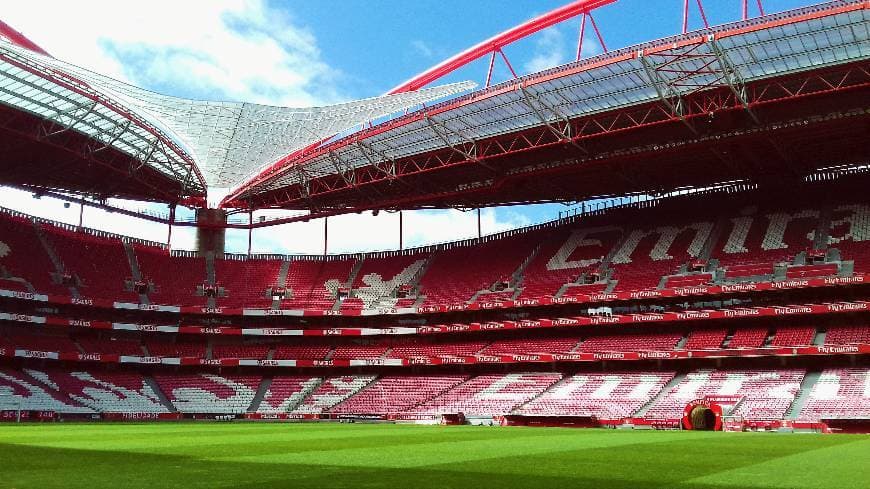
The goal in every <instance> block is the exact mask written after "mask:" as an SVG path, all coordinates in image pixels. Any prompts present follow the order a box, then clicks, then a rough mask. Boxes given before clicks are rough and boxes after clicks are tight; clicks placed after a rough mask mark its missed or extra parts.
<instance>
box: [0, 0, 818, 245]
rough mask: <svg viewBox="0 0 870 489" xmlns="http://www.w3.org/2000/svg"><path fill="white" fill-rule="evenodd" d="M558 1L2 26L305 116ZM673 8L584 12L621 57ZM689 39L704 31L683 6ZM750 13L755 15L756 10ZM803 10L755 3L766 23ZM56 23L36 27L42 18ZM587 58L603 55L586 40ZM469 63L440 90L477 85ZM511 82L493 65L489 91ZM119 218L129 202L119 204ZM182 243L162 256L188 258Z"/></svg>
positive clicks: (381, 219)
mask: <svg viewBox="0 0 870 489" xmlns="http://www.w3.org/2000/svg"><path fill="white" fill-rule="evenodd" d="M565 3H567V2H566V1H558V0H539V1H495V0H478V1H474V2H469V1H461V0H426V1H423V0H419V1H416V2H408V1H400V0H369V1H364V0H341V1H338V2H323V1H305V2H303V1H294V0H283V1H279V0H271V1H270V0H226V1H221V2H214V1H207V0H184V1H181V2H179V1H177V0H174V1H170V0H153V1H152V2H149V3H148V4H147V6H146V4H136V5H135V7H134V5H133V4H130V3H127V2H117V1H113V0H112V1H110V0H81V1H77V2H63V3H59V2H56V1H52V0H33V1H30V2H17V3H14V4H10V5H5V6H4V11H3V13H2V14H0V15H2V18H3V20H4V21H6V22H8V23H9V24H11V25H12V26H13V27H15V28H17V29H18V30H20V31H22V32H23V33H25V34H26V35H27V36H29V37H30V38H31V39H33V40H34V41H35V42H37V43H38V44H40V45H42V46H43V47H44V48H45V49H46V50H48V51H49V52H50V53H52V54H53V55H55V56H56V57H58V58H61V59H64V60H66V61H70V62H73V63H75V64H78V65H81V66H84V67H86V68H90V69H93V70H94V71H98V72H101V73H104V74H108V75H110V76H115V77H117V78H121V79H125V80H127V81H129V82H131V83H134V84H136V85H139V86H142V87H145V88H148V89H152V90H155V91H159V92H163V93H168V94H172V95H178V96H186V97H192V98H204V99H224V100H227V99H229V100H241V101H250V102H258V103H268V104H273V105H287V106H310V105H323V104H329V103H335V102H340V101H345V100H350V99H354V98H364V97H372V96H376V95H379V94H382V93H384V92H386V91H387V90H389V89H390V88H392V87H393V86H395V85H397V84H399V83H401V82H403V81H405V80H406V79H408V78H410V77H411V76H413V75H414V74H416V73H418V72H420V71H423V70H425V69H426V68H428V67H430V66H432V65H434V64H436V63H438V62H440V61H442V60H443V59H445V58H447V57H449V56H451V55H453V54H455V53H457V52H459V51H462V50H464V49H466V48H468V47H469V46H472V45H474V44H476V43H478V42H480V41H482V40H484V39H486V38H488V37H491V36H493V35H494V34H497V33H499V32H501V31H503V30H505V29H508V28H510V27H512V26H514V25H517V24H519V23H521V22H523V21H525V20H527V19H529V18H532V17H534V16H536V15H539V14H542V13H544V12H547V11H549V10H551V9H553V8H556V7H559V6H561V5H564V4H565ZM682 3H683V2H682V0H619V1H618V2H617V3H616V4H614V5H611V6H608V7H605V8H602V9H600V10H598V11H596V12H595V14H594V15H595V19H596V21H597V23H598V25H599V27H600V28H601V31H602V34H603V36H604V40H605V42H606V44H607V47H608V48H610V49H616V48H621V47H625V46H629V45H633V44H636V43H639V42H643V41H647V40H651V39H656V38H661V37H664V36H668V35H672V34H676V33H678V32H679V30H680V27H681V25H680V22H681V19H680V9H681V6H682ZM690 3H691V4H692V6H693V9H692V12H691V16H690V28H699V27H701V25H702V24H701V21H700V18H699V16H698V12H697V9H695V8H694V3H695V2H694V0H692V1H691V2H690ZM750 3H751V4H752V5H751V8H750V15H751V16H755V15H757V10H756V8H755V6H754V4H755V0H752V1H750ZM807 3H808V2H807V0H764V2H763V4H764V7H765V10H766V11H768V12H775V11H782V10H786V9H790V8H795V7H799V6H801V5H805V4H807ZM704 6H705V10H706V13H707V16H708V19H709V20H710V22H711V24H721V23H724V22H728V21H733V20H736V19H738V18H739V15H740V11H739V9H740V0H705V2H704ZM47 11H52V12H53V13H54V14H53V15H51V16H46V15H45V12H47ZM578 27H579V21H578V20H577V19H573V20H569V21H567V22H564V23H562V24H560V25H558V26H555V27H553V28H551V29H548V30H547V31H544V32H541V33H539V34H537V35H535V36H533V37H531V38H529V39H526V40H523V41H520V42H518V43H516V44H514V45H511V46H509V47H507V48H506V49H505V52H506V54H507V56H508V57H509V58H510V61H511V63H512V64H513V66H514V68H515V69H516V70H517V71H518V72H519V73H520V74H524V73H529V72H532V71H537V70H540V69H544V68H547V67H550V66H555V65H558V64H562V63H566V62H569V61H572V60H573V57H574V55H575V50H576V43H577V31H578ZM585 37H586V39H585V40H584V56H588V55H595V54H598V53H600V52H601V46H600V45H599V43H598V42H597V40H596V39H595V36H594V34H593V31H592V30H591V28H587V30H586V36H585ZM487 62H488V61H487V60H486V59H484V60H480V61H478V62H476V63H474V64H472V65H470V66H468V67H467V68H465V69H463V70H460V71H459V72H457V73H454V74H452V75H450V76H448V77H446V78H444V79H442V80H439V83H441V82H449V81H458V80H468V79H470V80H474V81H476V82H478V83H480V84H482V83H483V81H484V79H485V73H486V68H487ZM508 77H509V73H508V71H507V69H506V68H505V67H504V66H503V65H502V64H500V63H499V62H497V65H496V70H495V74H494V81H495V82H498V81H501V80H504V79H506V78H508ZM0 205H3V206H6V207H13V208H16V209H20V210H23V211H25V212H31V213H34V214H38V215H44V216H46V217H52V218H55V219H61V220H65V221H67V222H71V223H76V222H77V221H78V211H77V210H76V209H63V207H62V204H61V203H59V202H53V201H51V200H50V199H42V200H41V201H35V200H34V199H32V198H30V196H29V195H27V194H23V193H19V192H15V191H12V190H10V189H2V190H0ZM125 205H126V206H127V207H130V206H135V204H130V203H126V204H125ZM564 209H566V207H565V206H562V205H545V206H532V207H522V208H506V209H488V210H485V211H484V213H483V216H484V220H483V222H484V223H483V228H484V232H485V233H489V232H496V231H500V230H504V229H509V228H512V227H517V226H523V225H528V224H531V223H535V222H541V221H544V220H548V219H552V218H555V217H556V216H557V214H558V212H559V211H560V210H564ZM330 223H331V224H330V242H331V246H330V251H333V252H344V251H357V250H369V249H390V248H395V247H397V245H398V235H397V233H398V229H397V227H398V224H397V223H398V218H397V216H395V215H390V214H385V213H381V215H380V216H378V217H377V218H375V217H373V216H370V215H362V216H359V215H352V216H346V217H342V218H335V219H331V220H330ZM85 224H86V225H88V226H90V227H98V228H103V229H107V230H110V231H114V232H118V233H121V234H132V235H136V236H138V237H142V238H147V239H153V240H157V241H162V240H165V236H166V230H165V227H161V226H157V225H152V224H148V223H140V222H136V221H131V220H130V219H125V218H122V217H120V216H117V215H108V214H105V213H102V212H99V211H94V210H87V211H86V219H85ZM405 230H406V235H405V243H406V245H410V246H413V245H419V244H426V243H431V242H441V241H446V240H451V239H461V238H466V237H470V236H473V235H476V218H475V216H474V214H473V213H461V212H458V211H429V212H418V213H408V214H406V216H405ZM321 236H322V223H320V222H313V223H308V224H298V225H292V226H282V227H277V228H271V229H268V230H263V231H257V232H256V233H255V235H254V240H255V249H254V251H260V252H306V253H317V252H319V251H320V250H322V247H323V243H322V238H321ZM193 245H194V241H193V234H192V232H190V231H179V232H177V233H175V235H174V239H173V247H177V248H187V249H190V248H191V247H193ZM228 248H229V250H228V251H233V252H244V251H246V249H247V236H246V234H245V233H242V232H230V233H229V235H228Z"/></svg>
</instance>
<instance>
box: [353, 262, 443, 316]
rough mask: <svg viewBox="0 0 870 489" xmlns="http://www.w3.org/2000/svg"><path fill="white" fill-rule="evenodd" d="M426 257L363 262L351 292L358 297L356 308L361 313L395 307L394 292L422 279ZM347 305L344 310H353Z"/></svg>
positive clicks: (355, 303)
mask: <svg viewBox="0 0 870 489" xmlns="http://www.w3.org/2000/svg"><path fill="white" fill-rule="evenodd" d="M426 258H427V257H426V256H424V255H408V256H393V257H388V258H366V259H365V260H363V262H362V266H361V267H360V269H359V272H358V273H357V275H356V277H355V278H354V281H353V284H352V286H351V287H352V289H353V291H354V294H355V295H356V296H357V297H356V301H353V307H356V308H358V309H362V308H364V307H365V308H371V307H378V306H384V307H387V306H395V303H396V301H395V299H392V297H391V296H392V295H393V292H394V291H395V290H397V289H398V288H399V287H400V286H402V285H409V284H411V283H412V282H413V280H414V278H415V277H417V275H419V273H420V271H421V270H422V269H423V267H424V265H425V263H426ZM350 307H351V302H349V301H345V302H344V303H343V304H342V308H350Z"/></svg>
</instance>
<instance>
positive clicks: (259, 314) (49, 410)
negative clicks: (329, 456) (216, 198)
mask: <svg viewBox="0 0 870 489" xmlns="http://www.w3.org/2000/svg"><path fill="white" fill-rule="evenodd" d="M611 3H613V2H612V1H589V0H581V1H578V2H574V3H571V4H569V5H568V6H566V7H563V8H561V9H557V10H556V11H553V12H550V13H548V14H545V15H543V16H541V17H538V18H536V19H533V20H532V21H530V22H529V23H526V24H523V25H521V26H518V27H517V28H515V29H511V30H509V31H507V32H505V33H503V34H501V35H499V36H496V37H494V38H492V39H490V40H488V41H486V42H484V43H482V44H481V45H479V46H475V47H473V48H471V49H469V50H468V51H466V52H463V53H460V55H457V56H456V57H454V58H451V59H449V60H447V61H446V62H445V63H442V64H441V65H438V66H436V67H434V68H433V69H431V70H427V71H426V72H424V73H422V74H421V75H419V76H417V77H415V78H413V79H412V80H410V81H408V82H406V83H404V84H402V85H399V86H398V87H397V88H396V89H395V90H393V91H392V92H391V93H390V94H387V95H384V96H382V97H378V98H373V99H368V100H363V101H356V102H349V103H346V104H341V105H336V106H331V107H322V108H312V109H290V108H277V107H265V106H258V105H254V104H249V103H234V102H208V101H195V100H186V99H180V98H177V97H171V96H166V95H161V94H156V93H152V92H148V91H146V90H142V89H140V88H137V87H133V86H131V85H128V84H124V83H121V82H118V81H115V80H112V79H109V78H107V77H104V76H101V75H99V74H96V73H93V72H90V71H88V70H84V69H82V68H79V67H76V66H73V65H70V64H68V63H65V62H63V61H60V60H57V59H55V58H53V57H51V56H50V55H49V54H48V53H46V52H44V51H43V50H41V49H40V48H39V47H38V46H37V45H36V44H34V43H32V42H31V41H29V40H28V39H26V38H24V37H23V36H21V35H20V34H19V33H17V32H16V31H14V30H13V29H12V28H11V27H9V26H6V25H5V24H2V25H0V85H2V87H3V89H2V93H0V110H2V112H3V115H4V117H3V119H2V122H0V124H2V128H0V129H2V130H0V134H2V142H3V143H4V146H5V147H6V148H7V149H8V151H6V152H5V153H4V160H3V165H4V172H3V177H2V178H3V180H2V181H3V183H5V184H8V185H15V186H18V187H23V188H28V189H32V190H34V191H35V192H44V193H48V194H55V193H62V194H63V195H69V193H78V194H82V195H88V196H93V197H97V198H98V199H103V200H104V199H106V198H109V197H122V198H136V199H141V200H150V201H157V202H163V203H167V204H170V205H172V206H176V205H186V206H202V205H203V204H204V202H205V197H206V196H207V193H208V190H209V189H210V188H218V187H224V186H232V187H234V188H233V190H232V191H231V192H230V195H229V196H228V197H227V198H226V199H224V200H223V202H222V203H221V207H222V208H223V209H224V211H216V210H214V209H204V207H203V209H204V210H201V211H200V213H201V217H202V219H200V224H201V228H202V229H203V230H205V231H208V233H210V234H211V236H210V238H209V239H208V240H207V239H203V241H210V242H211V243H212V245H210V246H203V247H201V248H200V250H199V251H198V252H180V251H174V250H169V249H168V247H167V246H166V245H165V244H161V243H155V242H147V241H142V240H137V239H133V238H129V237H125V236H119V235H115V234H112V233H109V232H107V231H105V230H90V229H85V228H82V227H75V226H68V225H63V224H60V223H56V222H52V221H48V220H44V219H38V218H34V217H32V216H29V215H26V214H22V213H19V212H15V211H10V210H4V211H3V212H0V230H2V231H0V413H2V417H3V418H4V419H7V420H12V419H19V418H20V417H21V416H25V417H35V418H46V419H55V418H57V417H61V418H80V419H81V418H85V419H90V418H95V419H152V418H154V419H180V418H185V417H194V418H201V417H211V418H213V417H232V418H236V417H238V418H249V419H304V420H328V419H378V420H387V421H407V422H423V423H434V422H459V421H462V420H470V421H471V422H489V423H491V422H499V423H504V424H525V425H542V424H543V425H560V424H572V425H577V424H579V425H587V426H600V425H607V426H625V427H636V428H640V427H645V428H646V427H656V428H676V427H683V428H695V429H747V428H748V429H775V430H794V429H806V430H828V429H831V428H837V429H843V430H855V431H862V430H866V429H867V427H868V422H867V420H868V419H870V366H868V360H867V358H868V356H867V355H868V353H870V327H868V326H867V324H868V319H870V311H868V310H867V309H868V307H870V294H868V292H870V288H868V281H870V275H867V273H868V272H870V261H868V260H870V201H868V197H867V194H866V190H865V189H866V185H867V183H868V175H867V172H866V170H867V168H868V163H870V145H868V144H867V136H868V135H870V106H868V100H870V97H868V95H870V35H868V32H870V4H868V2H866V1H834V2H828V3H824V4H819V5H815V6H810V7H806V8H803V9H799V10H795V11H789V12H782V13H773V14H766V15H762V16H760V17H757V18H752V19H749V18H747V17H748V16H747V15H746V11H745V9H744V19H743V20H741V21H738V22H735V23H732V24H727V25H723V26H715V27H709V26H707V27H705V28H704V29H702V30H699V31H695V32H689V31H688V29H687V27H688V26H687V24H686V23H685V22H684V28H683V31H684V32H683V33H682V34H679V35H676V36H673V37H671V38H667V39H662V40H657V41H651V42H648V43H645V44H642V45H638V46H632V47H628V48H624V49H620V50H617V51H609V52H605V53H604V54H602V55H600V56H595V57H591V58H584V59H582V60H580V59H579V57H580V56H579V52H578V61H576V62H574V63H570V64H568V65H564V66H559V67H554V68H552V69H550V70H546V71H543V72H540V73H534V74H530V75H526V76H524V77H515V78H514V79H512V80H509V81H506V82H503V83H500V84H495V85H492V84H491V83H490V76H489V75H488V76H487V80H486V82H485V84H484V87H483V88H482V89H480V90H477V91H471V92H469V90H470V89H472V88H473V87H474V85H473V84H472V83H470V82H466V83H457V84H449V85H443V86H440V87H435V88H426V86H428V84H430V83H432V82H434V81H436V80H437V79H438V78H439V77H440V76H443V75H444V74H446V73H449V72H450V71H451V70H453V69H456V68H458V67H461V66H463V65H464V64H466V63H468V62H470V61H473V60H474V59H478V58H480V57H484V56H487V55H488V56H490V60H491V62H490V67H491V66H492V64H493V63H494V62H495V61H496V59H497V56H500V57H504V53H503V51H502V48H503V47H504V46H505V45H506V44H507V43H509V42H512V41H514V40H516V39H517V38H519V37H521V36H523V35H527V34H530V33H534V32H536V31H538V30H540V29H543V28H546V27H548V26H550V25H553V24H554V23H557V22H560V21H563V20H565V19H566V18H572V17H576V16H582V19H583V21H582V25H584V26H585V25H586V19H587V18H588V19H590V20H589V23H590V25H591V26H593V27H594V29H595V31H596V32H597V30H598V28H597V26H596V25H595V24H594V20H592V19H593V18H592V15H593V11H594V10H595V9H598V8H609V7H608V5H609V4H611ZM744 3H745V2H744ZM698 5H699V6H700V5H701V2H698ZM686 9H688V2H687V6H686ZM685 12H686V13H685V14H684V15H687V10H686V11H685ZM686 18H687V17H685V16H684V19H686ZM705 22H706V19H705ZM581 39H582V37H581ZM578 51H579V48H578ZM504 60H505V61H506V62H507V58H506V57H505V58H504ZM491 69H492V68H490V70H491ZM463 92H465V93H464V94H463V95H460V96H458V97H456V95H457V94H459V93H463ZM445 97H449V98H446V100H445ZM435 100H441V101H440V102H438V103H436V104H434V105H429V104H428V103H429V102H431V101H435ZM404 112H407V113H404ZM396 113H403V114H402V115H399V116H394V117H390V116H391V115H394V114H396ZM382 118H386V119H385V120H383V122H380V123H376V124H371V125H367V122H369V121H373V120H375V121H376V120H379V119H382ZM360 126H362V128H361V129H358V127H360ZM107 176H109V177H108V178H107ZM638 195H642V196H645V198H644V199H642V200H637V201H634V202H632V203H630V204H626V205H622V206H616V207H611V208H606V209H584V211H583V212H578V213H577V214H576V215H572V216H570V217H566V218H564V219H560V220H557V221H554V222H551V223H546V224H542V225H538V226H533V227H530V228H526V229H518V230H513V231H509V232H506V233H502V234H499V235H493V236H486V237H481V238H479V239H474V240H468V241H463V242H455V243H448V244H443V245H437V246H429V247H423V248H415V249H406V250H396V251H393V252H381V253H359V254H348V255H324V256H283V255H251V254H248V255H231V254H225V253H223V250H222V246H221V245H220V244H219V243H220V242H221V241H222V240H221V239H220V234H221V233H222V232H223V230H225V229H226V228H228V227H234V226H235V227H244V228H247V229H252V228H254V227H261V226H267V225H273V224H275V223H276V222H288V221H292V220H294V219H313V218H319V217H326V216H330V215H335V214H341V213H348V212H359V211H363V210H378V211H380V210H403V209H419V208H444V207H462V208H479V207H481V206H492V205H505V204H518V203H536V202H553V201H583V200H588V199H595V198H602V197H609V196H638ZM275 208H280V209H292V210H304V211H307V213H306V214H305V215H304V216H302V217H297V218H288V219H283V220H278V221H271V222H264V223H255V222H253V219H251V220H250V221H249V222H248V223H246V224H244V225H234V224H230V223H227V222H226V214H225V212H226V210H227V209H229V210H232V211H239V210H243V211H246V212H252V211H253V210H255V209H257V210H258V209H275ZM215 212H217V214H216V216H217V217H216V218H214V219H208V220H207V219H206V218H207V217H208V216H209V215H211V214H212V213H215ZM143 217H144V216H143ZM149 218H150V219H152V220H153V219H156V218H154V217H153V216H151V217H149ZM206 220H207V222H205V221H206ZM203 223H204V224H203ZM167 224H169V225H170V226H172V225H179V223H177V222H175V221H174V218H170V220H169V221H167ZM214 243H218V244H214Z"/></svg>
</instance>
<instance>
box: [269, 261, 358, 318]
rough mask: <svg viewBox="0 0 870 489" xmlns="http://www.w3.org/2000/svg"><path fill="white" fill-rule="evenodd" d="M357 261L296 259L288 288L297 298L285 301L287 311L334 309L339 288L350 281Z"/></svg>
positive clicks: (288, 280)
mask: <svg viewBox="0 0 870 489" xmlns="http://www.w3.org/2000/svg"><path fill="white" fill-rule="evenodd" d="M355 262H356V260H333V261H319V260H293V261H292V262H290V269H289V271H288V273H287V287H289V288H290V289H291V290H292V292H293V297H292V298H291V299H288V300H284V301H282V303H281V306H282V307H283V308H285V309H326V310H328V309H332V306H333V304H335V298H336V293H337V292H338V289H339V288H341V287H342V286H343V284H344V283H345V282H347V279H348V277H349V276H350V271H351V269H352V268H353V265H354V263H355Z"/></svg>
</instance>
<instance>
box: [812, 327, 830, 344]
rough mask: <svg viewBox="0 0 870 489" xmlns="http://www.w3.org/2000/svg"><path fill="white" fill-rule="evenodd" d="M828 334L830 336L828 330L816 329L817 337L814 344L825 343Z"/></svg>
mask: <svg viewBox="0 0 870 489" xmlns="http://www.w3.org/2000/svg"><path fill="white" fill-rule="evenodd" d="M827 336H828V332H827V331H822V330H817V331H816V336H815V338H813V343H812V344H813V345H824V344H825V338H826V337H827Z"/></svg>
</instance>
